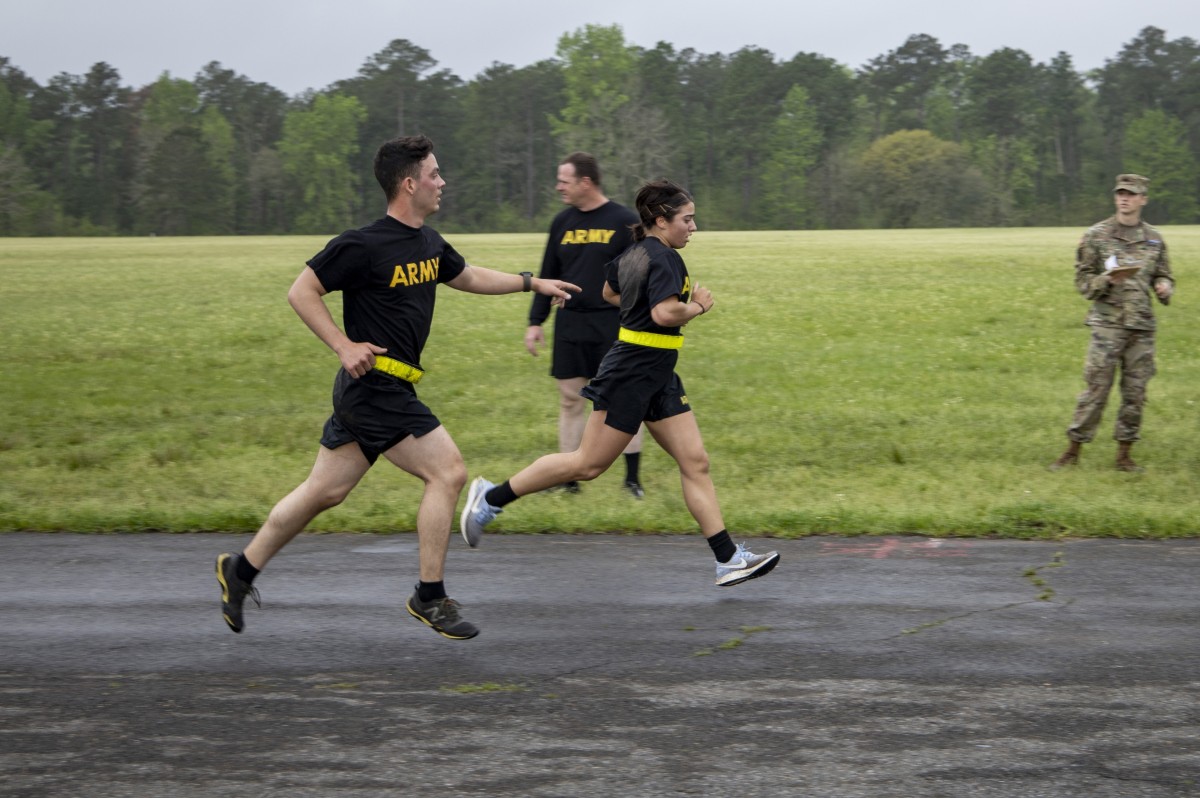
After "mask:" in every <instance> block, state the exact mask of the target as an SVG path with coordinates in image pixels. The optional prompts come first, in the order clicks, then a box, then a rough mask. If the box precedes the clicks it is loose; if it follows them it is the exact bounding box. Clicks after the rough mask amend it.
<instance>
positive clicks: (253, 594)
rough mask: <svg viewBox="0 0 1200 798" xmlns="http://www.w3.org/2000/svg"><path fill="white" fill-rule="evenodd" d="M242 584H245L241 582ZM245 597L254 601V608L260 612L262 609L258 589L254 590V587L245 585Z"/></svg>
mask: <svg viewBox="0 0 1200 798" xmlns="http://www.w3.org/2000/svg"><path fill="white" fill-rule="evenodd" d="M242 584H244V585H245V584H246V583H245V582H243V583H242ZM246 595H247V596H249V597H250V598H252V599H254V604H255V606H257V607H258V608H259V609H260V610H261V609H262V599H260V598H259V595H258V588H256V587H255V586H254V585H246Z"/></svg>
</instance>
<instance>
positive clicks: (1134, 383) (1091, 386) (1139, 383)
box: [1067, 327, 1155, 443]
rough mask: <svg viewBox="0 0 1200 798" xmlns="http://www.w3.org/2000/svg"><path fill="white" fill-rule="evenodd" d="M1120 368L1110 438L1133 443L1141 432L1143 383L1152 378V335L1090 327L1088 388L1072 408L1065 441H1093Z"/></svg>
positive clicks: (1085, 367)
mask: <svg viewBox="0 0 1200 798" xmlns="http://www.w3.org/2000/svg"><path fill="white" fill-rule="evenodd" d="M1118 366H1120V368H1121V408H1120V409H1119V410H1118V411H1117V423H1116V428H1115V429H1114V430H1113V438H1114V439H1115V440H1118V441H1136V440H1138V433H1139V431H1140V430H1141V428H1142V407H1143V406H1144V405H1145V404H1146V383H1148V382H1150V378H1151V377H1153V376H1154V372H1155V367H1154V331H1153V330H1126V329H1124V328H1121V327H1093V328H1092V340H1091V343H1090V344H1089V345H1088V351H1087V358H1086V360H1085V361H1084V365H1083V381H1084V382H1085V383H1086V384H1087V387H1086V388H1085V389H1084V391H1083V393H1081V394H1079V400H1078V402H1077V403H1076V405H1075V416H1074V418H1072V419H1071V426H1069V427H1067V437H1068V438H1070V439H1071V440H1073V441H1078V442H1079V443H1088V442H1090V441H1091V440H1092V439H1093V438H1094V437H1096V427H1098V426H1099V425H1100V417H1101V416H1102V415H1103V414H1104V405H1105V404H1106V403H1107V402H1108V394H1109V391H1111V390H1112V386H1113V380H1114V378H1115V377H1116V373H1117V367H1118Z"/></svg>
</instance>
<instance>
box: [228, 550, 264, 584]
mask: <svg viewBox="0 0 1200 798" xmlns="http://www.w3.org/2000/svg"><path fill="white" fill-rule="evenodd" d="M233 573H234V575H235V576H237V578H238V579H240V580H242V581H243V582H245V583H246V584H250V583H252V582H253V581H254V577H256V576H258V574H259V570H258V569H257V568H255V567H254V566H253V565H251V564H250V561H249V560H247V559H246V555H245V554H239V555H238V556H237V560H235V561H234V564H233Z"/></svg>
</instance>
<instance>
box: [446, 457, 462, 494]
mask: <svg viewBox="0 0 1200 798" xmlns="http://www.w3.org/2000/svg"><path fill="white" fill-rule="evenodd" d="M441 477H442V479H444V480H445V482H446V483H447V487H448V488H450V489H451V490H453V491H454V492H455V493H461V492H462V489H463V487H465V486H466V484H467V464H466V463H464V462H463V461H462V458H459V459H458V460H456V461H455V462H453V463H451V464H450V465H449V466H447V467H446V468H445V469H444V471H443V473H442V474H441Z"/></svg>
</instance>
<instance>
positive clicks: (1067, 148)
mask: <svg viewBox="0 0 1200 798" xmlns="http://www.w3.org/2000/svg"><path fill="white" fill-rule="evenodd" d="M415 133H424V134H426V135H429V136H430V137H431V138H433V140H434V141H435V143H436V146H437V154H438V159H439V162H440V163H441V164H442V166H443V171H444V173H445V175H446V177H447V180H448V184H449V185H448V187H447V191H446V193H445V195H444V197H443V204H442V211H441V213H440V214H439V217H438V226H439V227H441V228H443V229H447V230H456V231H465V232H488V231H526V230H541V229H543V228H544V226H545V225H546V223H547V222H548V220H549V218H550V216H551V215H553V213H555V212H557V211H558V210H559V209H560V207H561V204H560V203H559V201H558V198H557V196H556V195H555V194H554V191H553V185H554V173H555V169H556V166H557V164H558V162H559V160H560V159H561V158H562V156H563V155H565V154H566V153H568V152H570V151H572V150H586V151H589V152H592V153H593V154H595V155H596V156H597V157H598V158H599V159H600V163H601V166H602V168H603V170H604V184H605V189H606V190H607V192H608V194H609V196H611V197H613V198H614V199H617V200H619V201H623V202H626V203H628V202H629V201H630V200H631V196H632V193H633V191H634V190H635V189H636V186H637V184H638V183H639V182H640V181H641V180H644V179H647V178H653V177H659V176H669V177H671V178H672V179H674V180H676V181H677V182H680V183H682V184H684V185H686V186H688V187H689V188H690V189H691V190H692V192H693V193H694V195H695V196H696V197H697V201H698V205H699V210H700V216H701V219H702V221H703V223H704V226H705V227H706V228H708V229H816V228H879V227H883V228H903V227H958V226H1022V225H1082V224H1087V223H1090V222H1092V221H1095V220H1096V219H1098V218H1100V217H1102V216H1104V215H1107V214H1108V213H1109V212H1110V210H1111V204H1110V201H1109V198H1108V192H1109V191H1110V190H1111V188H1112V179H1113V176H1114V175H1116V174H1117V173H1119V172H1137V173H1140V174H1144V175H1147V176H1149V177H1151V178H1152V181H1153V182H1152V184H1151V199H1152V201H1151V204H1150V206H1149V207H1148V210H1147V217H1148V218H1150V219H1151V221H1153V222H1155V223H1158V224H1191V223H1196V222H1198V221H1200V166H1198V163H1200V44H1198V43H1197V42H1196V41H1194V40H1193V39H1190V38H1186V37H1184V38H1179V39H1175V40H1170V39H1168V38H1167V35H1166V32H1165V31H1163V30H1161V29H1158V28H1154V27H1146V28H1144V29H1143V30H1142V31H1140V33H1138V35H1137V36H1136V37H1135V38H1134V39H1133V40H1132V41H1130V42H1128V43H1126V44H1125V45H1124V46H1123V48H1122V49H1121V51H1120V52H1118V53H1117V54H1116V55H1115V56H1114V57H1113V58H1111V59H1108V60H1106V62H1105V65H1104V66H1103V67H1102V68H1099V69H1096V70H1093V71H1090V72H1087V73H1081V72H1080V71H1078V70H1076V69H1075V67H1074V66H1073V64H1072V60H1071V56H1070V55H1068V54H1067V53H1065V52H1064V53H1059V54H1058V55H1057V56H1056V57H1055V58H1054V59H1052V60H1051V61H1050V62H1049V63H1037V62H1035V61H1034V60H1033V59H1032V58H1031V57H1030V56H1029V54H1027V53H1025V52H1024V51H1022V50H1019V49H1012V48H1002V49H999V50H996V51H995V52H992V53H990V54H988V55H983V56H977V55H974V54H972V53H971V52H970V50H969V49H968V48H967V47H965V46H963V45H959V44H955V45H952V46H949V47H947V46H944V45H943V44H942V43H941V42H939V41H938V40H937V39H936V38H934V37H932V36H928V35H925V34H916V35H912V36H909V37H908V38H907V39H906V40H905V41H904V42H903V43H902V44H901V45H900V46H899V47H897V48H896V49H895V50H891V51H889V52H887V53H884V54H882V55H879V56H877V57H875V58H873V59H871V60H870V61H869V62H868V63H866V64H864V65H862V66H861V67H859V68H857V69H851V68H849V67H846V66H844V65H841V64H839V63H837V62H835V61H834V60H832V59H830V58H827V57H825V56H822V55H818V54H815V53H798V54H796V55H794V56H793V57H791V58H790V59H787V60H782V59H780V58H777V57H776V56H775V55H774V54H772V53H771V52H769V51H767V50H764V49H762V48H757V47H745V48H743V49H741V50H738V51H737V52H734V53H731V54H722V53H710V54H705V53H699V52H696V51H695V50H692V49H684V50H676V49H675V48H674V47H673V46H672V45H670V44H668V43H666V42H659V43H658V44H657V45H656V46H655V47H653V48H641V47H635V46H631V45H630V44H628V43H627V42H626V41H625V37H624V33H623V31H622V29H621V28H620V27H619V26H615V25H614V26H603V25H588V26H585V27H583V28H580V29H578V30H576V31H574V32H571V33H567V34H564V35H563V36H562V37H560V39H559V41H558V47H557V51H556V57H555V58H554V59H549V60H546V61H540V62H537V63H534V64H532V65H529V66H525V67H515V66H511V65H507V64H500V63H496V64H493V65H492V66H491V67H489V68H488V69H486V70H484V71H483V72H481V73H480V74H479V75H477V76H476V77H475V78H474V79H473V80H470V81H464V80H462V79H461V78H459V77H458V76H456V75H455V74H453V73H452V72H450V71H449V70H446V69H439V68H438V63H437V61H436V60H435V59H434V58H433V57H432V56H431V55H430V54H429V52H428V51H426V50H424V49H423V48H421V47H419V46H417V45H416V44H414V43H412V42H410V41H408V40H405V39H397V40H395V41H393V42H391V43H390V44H389V45H388V46H387V47H386V48H384V49H383V50H381V51H379V52H378V53H375V54H374V55H372V56H371V57H369V58H368V59H367V60H366V61H365V62H364V64H363V65H362V67H361V68H360V69H359V71H358V74H357V75H355V76H354V77H351V78H347V79H345V80H340V81H338V82H336V83H333V84H332V85H330V86H329V87H327V88H326V89H324V90H321V91H313V90H310V91H307V92H304V93H302V94H301V95H298V96H294V97H289V96H288V95H287V94H285V93H284V92H282V91H280V90H278V89H276V88H274V87H272V86H270V85H267V84H264V83H258V82H254V81H251V80H250V79H248V78H246V77H245V76H243V75H239V74H237V73H236V72H234V71H233V70H230V69H226V68H225V67H223V66H222V65H221V64H219V63H217V62H212V63H210V64H208V65H207V66H206V67H204V68H203V69H202V70H201V71H200V72H199V73H198V74H197V75H196V76H195V77H194V79H192V80H185V79H180V78H174V77H171V76H170V75H169V74H166V73H164V74H163V75H162V76H161V77H160V78H159V79H158V80H157V81H155V82H154V83H152V84H150V85H147V86H143V87H141V88H131V87H127V86H123V85H122V84H121V78H120V75H119V73H118V72H117V70H116V69H114V68H113V67H112V66H110V65H109V64H107V63H105V62H100V63H97V64H95V65H94V66H93V67H92V68H91V69H90V70H89V71H88V72H87V74H85V75H69V74H66V73H62V74H59V75H57V76H55V77H53V78H51V79H50V80H49V81H48V82H47V83H46V85H44V86H43V85H39V84H38V83H37V82H36V81H34V80H32V79H31V78H29V77H28V76H27V75H26V74H24V73H23V72H22V71H21V70H20V69H19V68H18V67H17V66H16V65H14V64H12V63H10V60H9V59H8V58H5V57H0V235H7V236H28V235H33V236H50V235H230V234H288V233H305V234H333V233H337V232H339V231H341V230H342V229H345V228H348V227H354V226H358V225H360V224H362V223H364V222H365V221H366V220H368V219H371V218H374V217H376V216H379V215H381V213H382V207H383V200H382V194H381V192H380V190H379V188H378V186H377V185H375V183H374V180H373V178H372V176H371V159H372V157H373V155H374V151H375V149H376V147H377V146H378V144H379V143H380V142H382V141H384V140H386V139H388V138H392V137H394V136H397V135H408V134H415Z"/></svg>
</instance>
